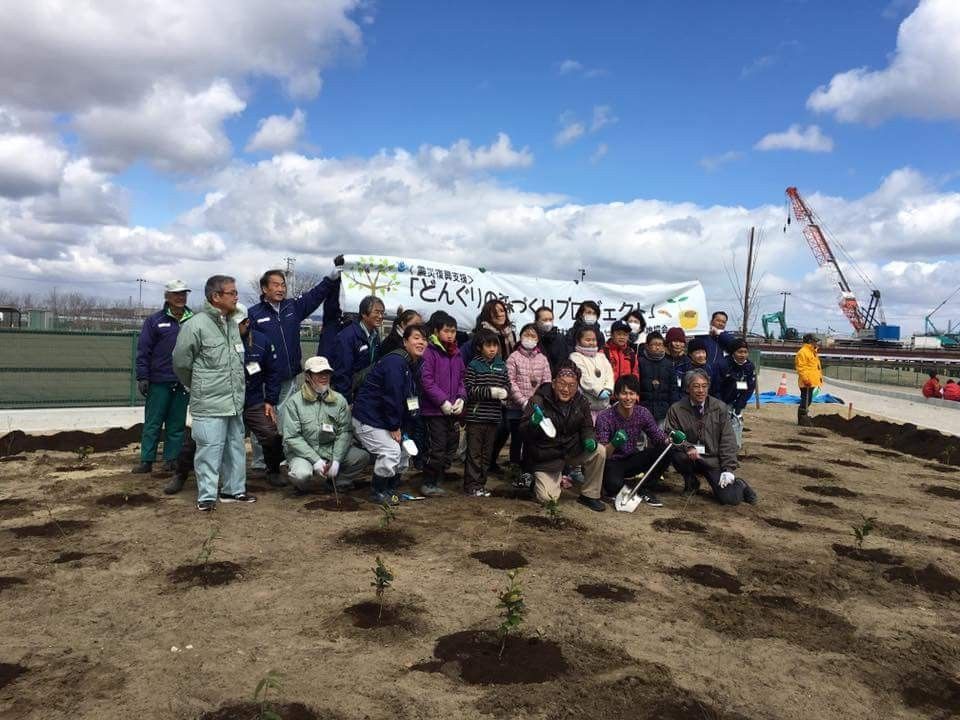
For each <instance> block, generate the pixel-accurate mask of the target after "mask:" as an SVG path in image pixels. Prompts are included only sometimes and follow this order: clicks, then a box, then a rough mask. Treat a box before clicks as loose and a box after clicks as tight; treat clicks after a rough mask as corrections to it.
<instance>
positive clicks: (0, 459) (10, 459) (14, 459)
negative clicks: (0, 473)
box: [0, 455, 27, 463]
mask: <svg viewBox="0 0 960 720" xmlns="http://www.w3.org/2000/svg"><path fill="white" fill-rule="evenodd" d="M26 459H27V456H26V455H8V456H7V457H0V463H4V462H23V461H24V460H26Z"/></svg>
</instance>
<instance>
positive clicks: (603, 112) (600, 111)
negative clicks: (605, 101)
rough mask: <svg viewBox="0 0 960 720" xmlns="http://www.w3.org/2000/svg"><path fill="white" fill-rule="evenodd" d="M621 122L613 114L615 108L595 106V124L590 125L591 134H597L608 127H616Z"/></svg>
mask: <svg viewBox="0 0 960 720" xmlns="http://www.w3.org/2000/svg"><path fill="white" fill-rule="evenodd" d="M618 122H620V118H618V117H617V116H616V115H614V114H613V108H612V107H610V106H609V105H595V106H594V108H593V122H592V123H590V132H592V133H595V132H597V130H600V129H601V128H605V127H606V126H607V125H615V124H616V123H618Z"/></svg>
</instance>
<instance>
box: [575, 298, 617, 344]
mask: <svg viewBox="0 0 960 720" xmlns="http://www.w3.org/2000/svg"><path fill="white" fill-rule="evenodd" d="M599 323H600V306H599V305H598V304H597V303H595V302H594V301H593V300H584V301H583V302H582V303H580V307H578V308H577V313H576V315H574V316H573V327H572V328H570V329H569V330H568V331H567V352H568V354H569V353H572V352H573V351H574V350H576V347H577V337H578V335H579V333H580V331H581V330H582V329H583V328H585V327H587V328H592V329H593V331H594V332H595V333H596V334H597V347H603V346H604V345H606V344H607V338H606V337H604V335H603V333H602V332H601V331H600V325H599Z"/></svg>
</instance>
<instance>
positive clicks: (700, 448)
mask: <svg viewBox="0 0 960 720" xmlns="http://www.w3.org/2000/svg"><path fill="white" fill-rule="evenodd" d="M693 448H694V450H696V451H697V453H698V454H699V455H706V454H707V449H706V448H705V447H704V446H703V445H694V446H693Z"/></svg>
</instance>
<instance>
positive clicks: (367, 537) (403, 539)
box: [338, 528, 417, 550]
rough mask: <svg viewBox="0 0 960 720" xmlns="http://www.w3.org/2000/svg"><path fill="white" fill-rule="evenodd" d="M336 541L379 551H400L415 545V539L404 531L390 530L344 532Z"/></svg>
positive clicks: (369, 529)
mask: <svg viewBox="0 0 960 720" xmlns="http://www.w3.org/2000/svg"><path fill="white" fill-rule="evenodd" d="M338 540H339V542H342V543H347V545H359V546H361V547H372V548H378V549H380V550H402V549H403V548H409V547H413V546H414V545H416V544H417V539H416V538H415V537H414V536H413V535H411V534H410V533H408V532H407V531H406V530H400V529H391V528H366V529H364V530H345V531H344V532H342V533H340V536H339V538H338Z"/></svg>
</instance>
